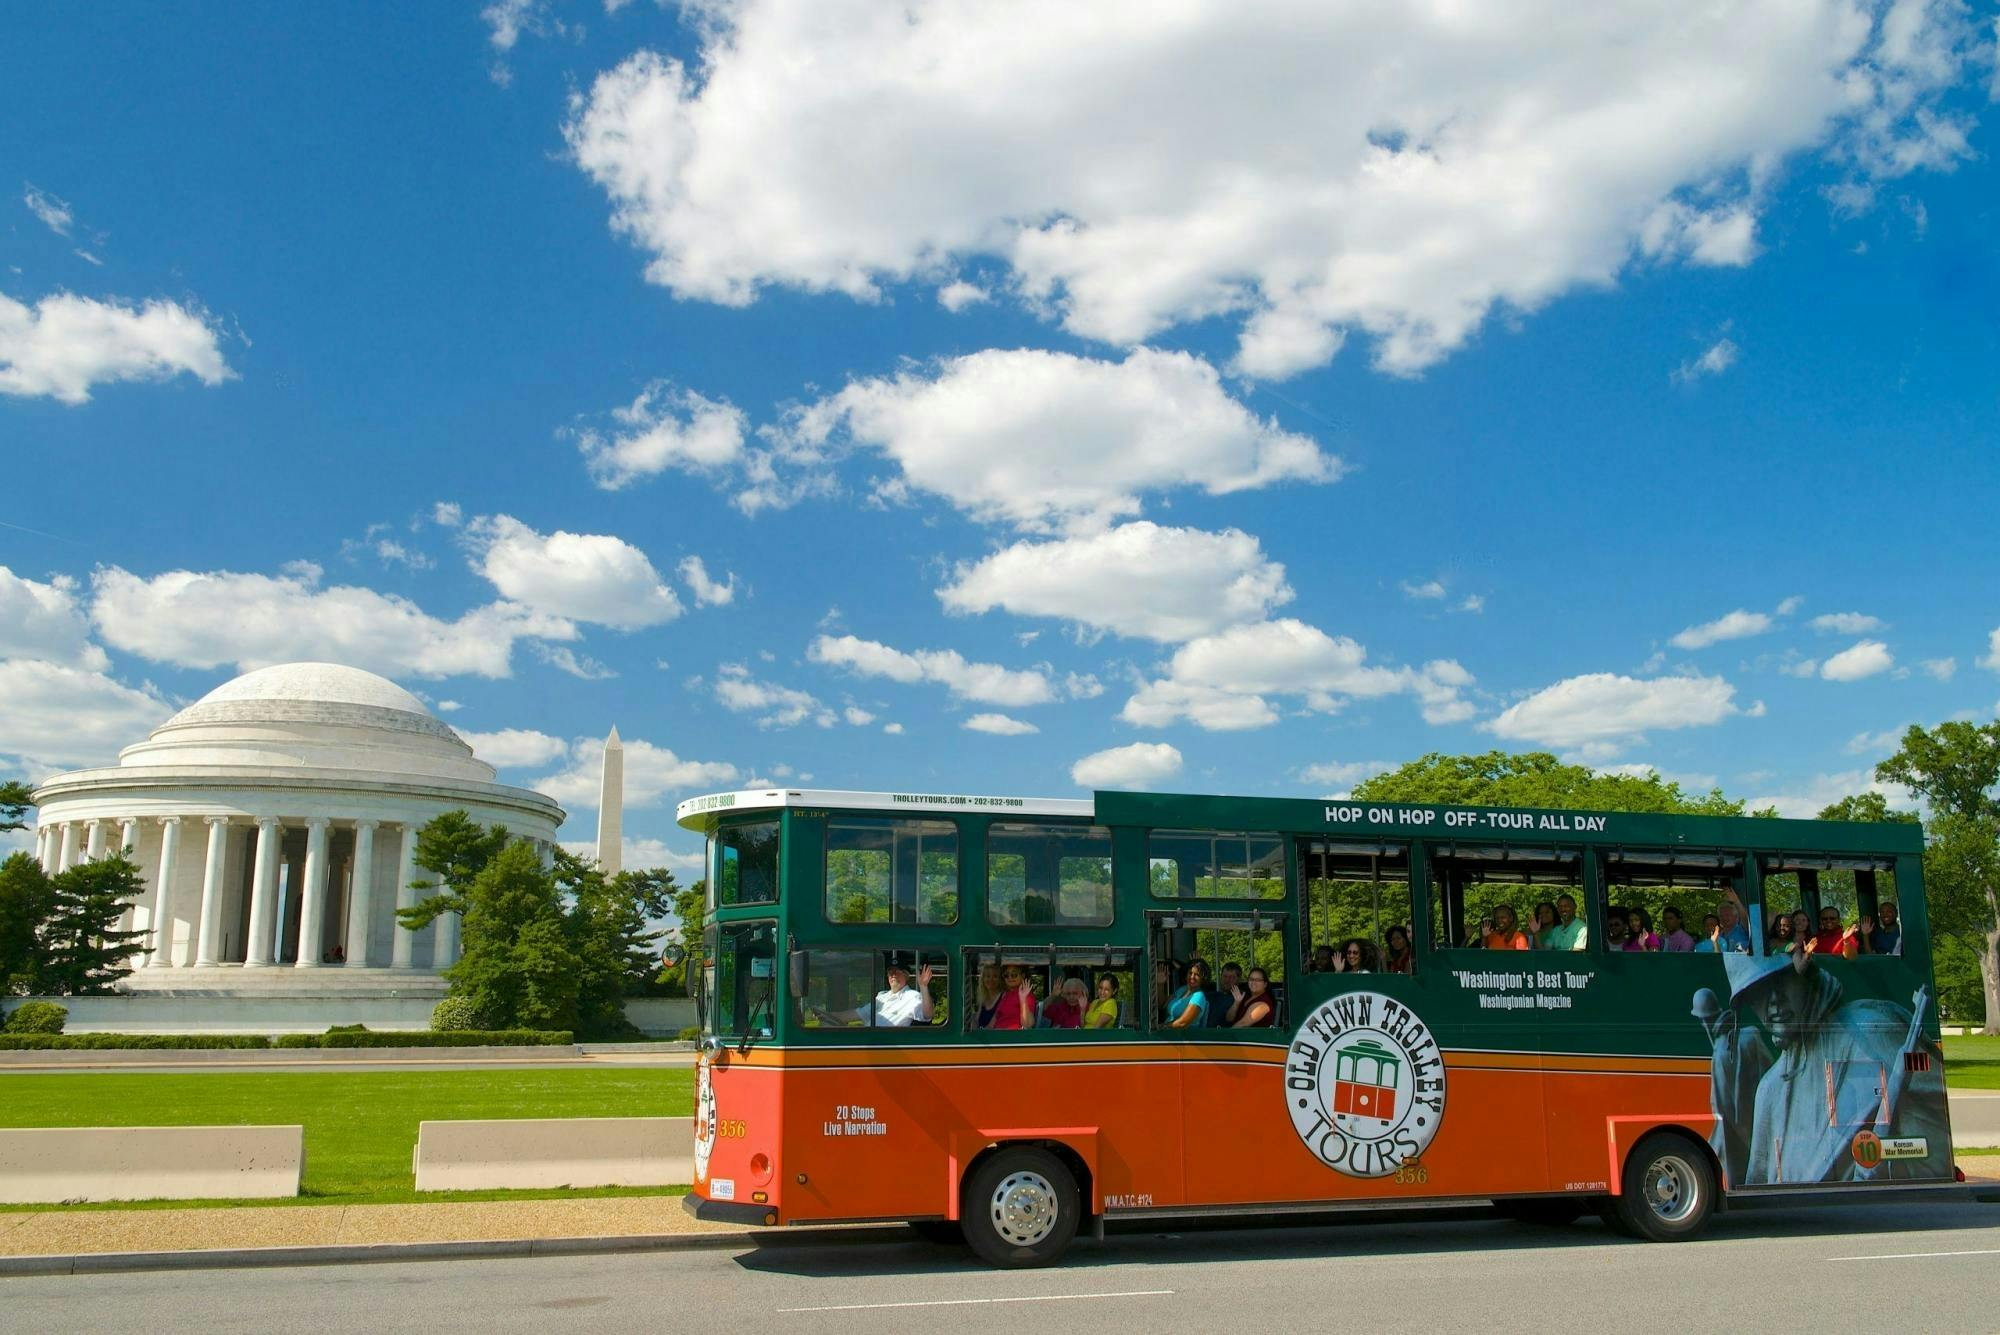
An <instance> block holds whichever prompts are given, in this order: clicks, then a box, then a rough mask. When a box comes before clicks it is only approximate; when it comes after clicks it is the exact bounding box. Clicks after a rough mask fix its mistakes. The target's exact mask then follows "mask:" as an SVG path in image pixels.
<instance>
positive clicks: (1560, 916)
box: [1543, 895, 1590, 950]
mask: <svg viewBox="0 0 2000 1335" xmlns="http://www.w3.org/2000/svg"><path fill="white" fill-rule="evenodd" d="M1589 948H1590V925H1589V924H1588V923H1586V922H1585V921H1584V920H1583V919H1581V918H1579V917H1577V916H1576V897H1575V896H1574V895H1557V896H1556V922H1555V926H1553V927H1551V928H1549V933H1548V941H1547V943H1546V944H1545V945H1544V946H1543V949H1545V950H1587V949H1589Z"/></svg>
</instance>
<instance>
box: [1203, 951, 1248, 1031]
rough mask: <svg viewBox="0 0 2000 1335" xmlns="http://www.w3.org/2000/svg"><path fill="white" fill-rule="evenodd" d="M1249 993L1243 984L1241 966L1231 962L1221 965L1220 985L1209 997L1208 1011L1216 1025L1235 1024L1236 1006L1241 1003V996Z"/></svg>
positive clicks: (1220, 1026)
mask: <svg viewBox="0 0 2000 1335" xmlns="http://www.w3.org/2000/svg"><path fill="white" fill-rule="evenodd" d="M1249 995H1250V993H1249V990H1248V989H1247V988H1245V987H1244V986H1243V966H1242V965H1240V964H1236V963H1233V962H1232V963H1229V964H1225V965H1223V966H1222V982H1221V985H1220V986H1218V987H1217V988H1216V989H1215V995H1214V996H1212V997H1210V998H1209V1007H1210V1013H1211V1014H1213V1015H1214V1016H1215V1024H1216V1027H1217V1028H1225V1027H1227V1026H1229V1025H1233V1024H1235V1023H1236V1016H1237V1013H1238V1008H1240V1007H1241V1006H1242V1005H1243V998H1245V997H1247V996H1249Z"/></svg>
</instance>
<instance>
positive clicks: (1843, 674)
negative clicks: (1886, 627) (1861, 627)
mask: <svg viewBox="0 0 2000 1335" xmlns="http://www.w3.org/2000/svg"><path fill="white" fill-rule="evenodd" d="M1894 666H1896V657H1895V655H1894V654H1892V653H1890V652H1889V646H1888V645H1886V644H1884V643H1882V641H1880V640H1860V641H1858V642H1856V643H1854V644H1851V645H1849V646H1848V647H1847V648H1845V649H1842V650H1841V651H1840V652H1839V653H1837V654H1830V655H1828V656H1827V660H1826V661H1825V662H1824V663H1821V664H1820V665H1819V675H1820V676H1821V677H1824V678H1825V679H1826V680H1828V681H1860V680H1861V679H1862V678H1864V677H1872V676H1874V675H1875V674H1876V673H1878V672H1887V671H1888V670H1889V669H1890V668H1892V667H1894Z"/></svg>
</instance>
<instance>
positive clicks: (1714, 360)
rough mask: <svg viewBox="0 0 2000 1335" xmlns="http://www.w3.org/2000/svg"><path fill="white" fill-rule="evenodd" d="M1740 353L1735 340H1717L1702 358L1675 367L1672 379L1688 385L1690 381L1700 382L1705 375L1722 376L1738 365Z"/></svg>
mask: <svg viewBox="0 0 2000 1335" xmlns="http://www.w3.org/2000/svg"><path fill="white" fill-rule="evenodd" d="M1738 352H1739V349H1738V348H1737V346H1736V343H1735V340H1733V339H1727V338H1724V339H1717V340H1716V341H1715V342H1713V343H1711V344H1709V345H1708V350H1707V351H1706V352H1703V353H1702V354H1701V356H1699V357H1696V358H1693V359H1692V360H1689V361H1684V362H1682V363H1681V364H1680V365H1679V366H1677V367H1675V368H1674V373H1673V377H1672V378H1673V380H1674V381H1676V382H1677V383H1680V384H1686V383H1687V382H1688V381H1690V380H1699V379H1701V378H1702V377H1703V376H1705V375H1721V374H1722V373H1723V372H1724V371H1727V370H1728V369H1729V368H1730V367H1732V366H1734V365H1736V357H1737V353H1738Z"/></svg>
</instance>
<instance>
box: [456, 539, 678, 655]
mask: <svg viewBox="0 0 2000 1335" xmlns="http://www.w3.org/2000/svg"><path fill="white" fill-rule="evenodd" d="M465 535H466V542H467V544H468V546H469V547H470V549H471V552H472V568H473V569H475V570H477V571H478V572H479V573H480V574H482V575H484V576H485V577H486V578H487V579H488V580H489V581H490V582H491V583H492V585H493V587H494V588H496V589H498V590H499V591H500V592H501V594H503V595H504V596H506V597H508V598H511V599H513V600H514V601H515V602H517V603H520V604H522V605H523V606H526V607H531V608H534V609H535V610H536V611H538V612H544V613H547V614H548V615H550V616H557V617H565V618H569V619H571V620H576V621H588V622H592V623H594V624H596V625H600V626H610V627H613V628H614V629H617V630H636V629H638V628H640V627H642V626H657V625H659V624H660V623H661V622H663V621H671V620H673V619H674V618H675V617H677V616H679V615H680V614H681V601H680V599H679V598H678V597H676V596H675V594H674V591H673V590H672V589H671V588H669V587H668V586H667V582H666V581H665V580H664V579H662V578H661V577H660V572H659V571H657V570H655V569H654V568H653V563H652V562H651V561H649V560H647V559H646V554H645V553H644V552H642V551H640V550H639V549H638V548H637V547H634V546H633V545H632V544H631V543H629V542H626V541H625V540H624V539H623V538H617V537H613V536H611V535H610V534H608V533H565V532H561V531H557V532H555V533H547V534H544V533H537V532H536V531H535V530H534V529H532V528H529V527H528V526H527V525H526V524H524V523H522V522H521V521H520V520H518V519H515V518H513V517H512V516H511V515H483V516H481V517H479V518H477V519H474V520H473V521H472V522H471V523H469V524H467V525H466V528H465Z"/></svg>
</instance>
